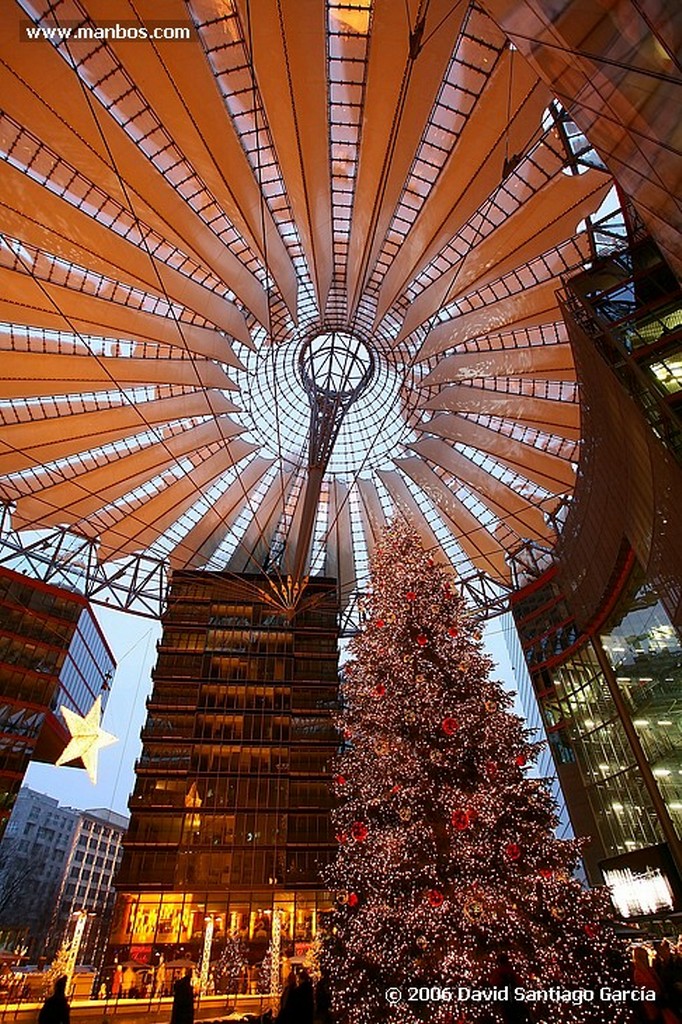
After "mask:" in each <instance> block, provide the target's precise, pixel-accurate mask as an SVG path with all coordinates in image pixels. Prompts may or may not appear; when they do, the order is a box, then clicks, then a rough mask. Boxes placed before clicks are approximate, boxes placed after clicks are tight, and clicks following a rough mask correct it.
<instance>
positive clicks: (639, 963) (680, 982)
mask: <svg viewBox="0 0 682 1024" xmlns="http://www.w3.org/2000/svg"><path fill="white" fill-rule="evenodd" d="M66 980H67V979H66V977H62V978H59V979H57V981H56V983H55V987H54V993H53V994H52V995H51V996H50V997H49V998H48V999H47V1000H46V1001H45V1003H44V1005H43V1007H42V1009H41V1011H40V1014H39V1017H38V1024H69V1004H68V1000H67V998H66V991H65V989H66ZM517 981H518V979H517V978H516V976H515V974H514V969H513V966H512V964H511V962H510V959H509V957H508V956H506V954H504V953H501V954H500V955H499V956H498V963H497V967H496V970H495V973H494V978H493V982H494V984H495V985H498V986H504V985H507V984H508V985H509V986H510V988H513V987H514V985H515V984H516V983H517ZM632 982H633V985H634V987H635V988H646V989H649V990H652V991H653V992H655V993H656V999H655V1001H653V1002H642V1003H639V1004H637V1005H636V1006H635V1007H634V1010H635V1014H636V1015H638V1021H639V1024H682V936H680V939H679V940H678V942H677V945H674V944H672V943H671V942H670V941H669V940H668V939H661V940H660V941H659V942H657V943H655V944H652V945H645V944H637V945H635V946H633V948H632ZM499 1009H500V1011H501V1013H502V1015H503V1018H504V1020H505V1022H506V1024H527V1022H530V1021H531V1020H532V1016H531V1015H530V1014H529V1013H528V1011H527V1010H526V1009H525V1008H521V1007H519V1006H518V1005H514V1004H513V1003H511V1002H510V1004H509V1005H508V1006H506V1005H505V1006H501V1007H499ZM268 1016H269V1017H270V1019H273V1018H272V1017H271V1016H270V1014H268ZM193 1020H194V989H193V986H192V971H191V969H189V970H187V971H186V973H185V975H184V977H183V978H181V979H179V980H178V981H176V982H175V985H174V990H173V1008H172V1013H171V1024H193ZM273 1024H332V1015H331V997H330V992H329V987H328V985H327V982H326V979H325V977H324V976H323V977H322V978H320V980H319V981H318V982H317V984H316V985H314V984H313V981H312V979H311V977H310V975H309V973H308V971H306V970H305V968H302V969H300V970H299V971H298V972H296V971H292V972H291V973H290V974H289V976H288V978H287V980H286V983H285V985H284V987H283V989H282V994H281V998H280V1003H279V1012H278V1013H277V1016H276V1017H275V1018H274V1020H273Z"/></svg>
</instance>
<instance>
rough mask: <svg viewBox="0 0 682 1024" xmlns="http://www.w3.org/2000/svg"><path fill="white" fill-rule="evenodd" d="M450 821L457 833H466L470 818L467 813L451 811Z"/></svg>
mask: <svg viewBox="0 0 682 1024" xmlns="http://www.w3.org/2000/svg"><path fill="white" fill-rule="evenodd" d="M450 821H451V822H452V824H453V825H454V826H455V828H456V829H457V831H458V832H466V830H467V829H468V828H469V825H470V824H471V818H470V817H469V812H468V811H462V810H458V811H453V812H452V816H451V818H450Z"/></svg>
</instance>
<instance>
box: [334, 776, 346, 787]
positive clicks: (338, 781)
mask: <svg viewBox="0 0 682 1024" xmlns="http://www.w3.org/2000/svg"><path fill="white" fill-rule="evenodd" d="M334 782H335V783H336V785H337V786H345V785H346V776H345V775H337V776H336V777H335V779H334Z"/></svg>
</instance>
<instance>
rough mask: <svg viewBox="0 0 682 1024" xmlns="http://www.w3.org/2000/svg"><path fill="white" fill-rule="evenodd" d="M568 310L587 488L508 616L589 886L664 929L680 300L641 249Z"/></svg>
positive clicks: (567, 304) (656, 261) (673, 794)
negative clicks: (605, 885) (608, 886)
mask: <svg viewBox="0 0 682 1024" xmlns="http://www.w3.org/2000/svg"><path fill="white" fill-rule="evenodd" d="M562 302H563V307H564V313H565V317H566V323H567V326H568V329H569V336H570V338H571V345H572V350H573V355H574V358H575V361H576V367H577V370H578V374H579V377H580V380H581V390H582V399H583V404H582V410H583V423H582V429H583V435H584V440H583V443H582V451H581V459H580V464H579V476H578V481H577V484H576V490H575V495H574V499H573V502H572V504H571V506H570V507H569V510H568V513H567V516H566V521H565V525H564V529H563V533H562V538H561V542H560V543H559V545H558V546H557V548H556V549H555V551H554V553H553V556H552V558H551V559H550V560H549V562H548V561H547V560H545V561H544V563H543V562H542V561H541V560H540V561H539V562H538V566H539V569H538V571H536V572H534V573H533V572H529V571H528V566H529V565H530V560H529V559H526V563H525V570H524V574H523V575H522V577H521V578H520V583H521V586H520V587H519V588H518V589H517V591H516V592H515V594H514V595H513V598H512V611H513V616H514V620H515V623H516V627H517V629H518V632H519V638H520V642H521V646H522V649H523V653H524V658H525V661H526V664H527V666H528V669H529V672H530V675H531V680H532V686H533V690H534V694H535V698H536V700H537V701H538V705H539V708H540V712H541V715H542V719H543V724H544V727H545V729H546V731H547V735H548V739H549V746H550V749H551V751H552V754H553V757H554V761H555V764H556V766H557V772H558V776H559V779H560V781H561V785H562V788H563V791H564V795H565V797H566V802H567V806H568V810H569V813H570V816H571V820H572V823H573V826H574V829H575V831H576V834H578V835H582V836H589V837H591V841H590V843H589V845H588V846H587V847H586V849H585V854H584V858H585V866H586V870H587V873H588V876H589V877H590V879H591V880H592V881H594V882H596V883H598V882H602V881H603V880H604V879H607V880H609V881H610V882H613V883H614V884H616V885H617V886H620V889H617V890H614V894H615V896H616V902H617V903H618V905H619V907H621V909H622V908H624V907H626V908H628V910H627V913H628V914H629V915H630V916H648V917H657V916H658V917H660V916H665V915H666V914H667V913H669V912H670V911H671V909H679V907H680V898H681V895H682V894H681V891H680V876H681V875H682V851H681V847H680V834H681V831H682V600H681V597H682V595H681V594H680V579H682V537H681V536H680V531H679V508H680V504H681V502H682V473H681V471H680V464H679V459H680V454H681V449H680V445H679V439H680V431H679V427H680V423H679V403H678V390H679V389H678V387H677V385H676V384H675V375H676V373H677V370H676V367H678V363H679V352H680V322H681V314H680V311H681V310H682V292H681V291H680V288H679V285H678V284H677V283H676V281H675V278H674V276H673V275H672V274H671V272H670V271H669V269H668V268H667V267H666V265H665V263H664V262H663V260H662V257H661V255H660V252H659V251H658V249H657V248H656V246H655V245H654V244H653V243H652V242H651V240H650V239H648V238H646V237H637V238H635V239H634V240H633V242H632V244H631V245H630V246H629V247H628V248H627V249H624V250H623V251H618V252H614V253H611V254H608V255H606V256H604V257H603V258H601V259H598V260H595V261H594V263H593V264H592V265H591V266H590V268H589V269H588V270H586V271H584V272H583V273H581V274H579V275H577V276H576V277H574V278H571V279H570V280H569V281H567V282H566V284H565V294H564V297H563V300H562ZM664 363H665V366H666V367H667V370H666V371H665V375H664V374H663V370H662V369H661V367H663V364H664ZM661 886H662V889H661ZM662 890H665V892H664V894H663V896H661V891H662ZM652 894H653V895H652ZM650 896H651V898H649V897H650ZM640 897H642V898H641V899H640Z"/></svg>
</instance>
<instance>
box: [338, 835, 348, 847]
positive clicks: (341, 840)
mask: <svg viewBox="0 0 682 1024" xmlns="http://www.w3.org/2000/svg"><path fill="white" fill-rule="evenodd" d="M347 839H348V836H347V835H346V833H345V832H337V833H336V841H337V843H338V844H339V845H340V846H343V844H344V843H345V842H346V840H347Z"/></svg>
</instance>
